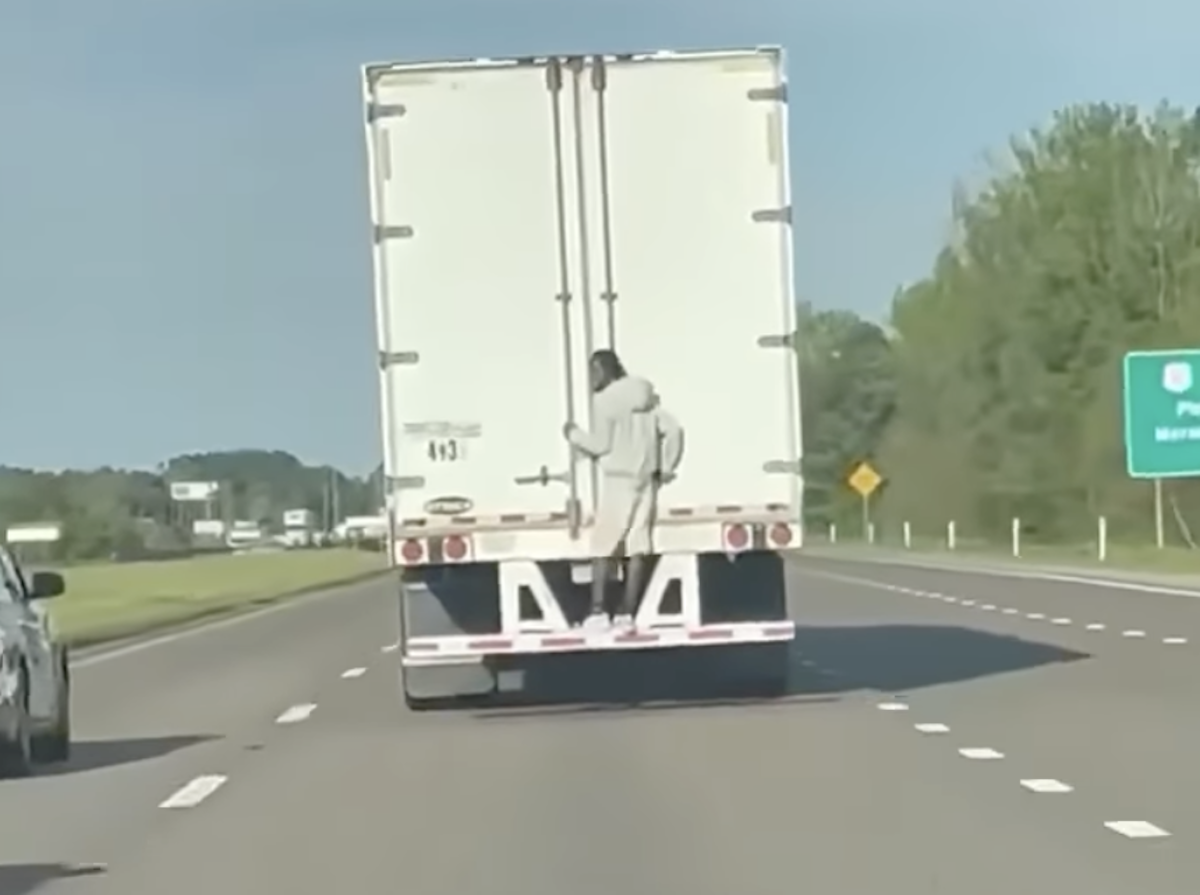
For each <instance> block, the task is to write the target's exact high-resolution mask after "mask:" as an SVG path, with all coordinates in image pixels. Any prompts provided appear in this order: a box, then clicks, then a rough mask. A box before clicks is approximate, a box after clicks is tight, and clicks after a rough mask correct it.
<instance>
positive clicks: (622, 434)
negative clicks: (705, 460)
mask: <svg viewBox="0 0 1200 895" xmlns="http://www.w3.org/2000/svg"><path fill="white" fill-rule="evenodd" d="M593 410H594V416H595V426H596V430H595V431H594V432H586V431H584V430H583V429H578V428H577V429H573V430H571V434H570V441H571V444H573V445H575V447H577V448H579V449H580V450H581V451H583V452H584V453H585V454H588V455H589V456H591V457H594V458H596V459H597V460H598V461H599V463H600V471H601V472H602V473H603V474H604V475H606V476H614V477H618V478H630V479H634V480H635V481H637V482H638V483H648V482H649V481H650V480H651V479H652V478H653V477H654V475H655V473H657V474H658V475H659V476H660V478H661V480H664V481H666V480H669V479H670V478H671V477H672V476H673V475H674V473H675V470H676V469H677V468H678V467H679V462H680V460H681V459H682V458H683V430H682V429H681V428H680V426H679V423H678V422H676V420H675V419H674V417H672V416H671V415H670V414H669V413H667V412H666V411H665V410H663V409H662V406H661V405H660V402H659V398H658V395H657V394H655V392H654V386H652V385H651V384H650V383H649V382H647V381H646V380H645V379H642V378H641V377H638V376H623V377H622V378H620V379H617V380H615V381H613V382H612V383H610V384H609V385H608V386H607V387H606V388H604V389H603V390H601V391H599V392H597V393H596V395H595V397H594V403H593Z"/></svg>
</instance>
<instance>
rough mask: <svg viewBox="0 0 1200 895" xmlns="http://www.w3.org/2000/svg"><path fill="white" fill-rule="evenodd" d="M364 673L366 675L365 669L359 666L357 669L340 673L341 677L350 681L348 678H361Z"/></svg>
mask: <svg viewBox="0 0 1200 895" xmlns="http://www.w3.org/2000/svg"><path fill="white" fill-rule="evenodd" d="M366 673H367V669H365V668H362V667H361V666H360V667H358V668H347V669H346V670H345V671H343V672H342V677H343V678H345V679H350V678H356V677H362V676H363V675H364V674H366Z"/></svg>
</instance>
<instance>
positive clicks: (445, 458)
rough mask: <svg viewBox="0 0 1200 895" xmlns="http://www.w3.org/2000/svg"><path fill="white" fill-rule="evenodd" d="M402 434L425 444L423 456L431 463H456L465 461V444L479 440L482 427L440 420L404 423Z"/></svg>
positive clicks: (474, 424) (476, 424)
mask: <svg viewBox="0 0 1200 895" xmlns="http://www.w3.org/2000/svg"><path fill="white" fill-rule="evenodd" d="M404 434H405V435H406V436H407V437H409V438H413V439H419V440H421V441H423V442H424V443H425V448H424V450H425V456H426V457H428V458H429V460H430V462H431V463H457V462H459V461H462V460H466V459H467V442H468V441H470V440H471V439H472V438H479V437H480V436H481V435H482V434H483V426H481V425H480V424H479V423H461V422H460V423H456V422H447V421H442V420H437V421H429V422H421V423H405V424H404Z"/></svg>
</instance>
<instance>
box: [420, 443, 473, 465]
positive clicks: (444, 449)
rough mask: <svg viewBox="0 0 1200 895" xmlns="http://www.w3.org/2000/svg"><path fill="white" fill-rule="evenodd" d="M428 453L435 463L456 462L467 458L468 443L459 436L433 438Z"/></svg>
mask: <svg viewBox="0 0 1200 895" xmlns="http://www.w3.org/2000/svg"><path fill="white" fill-rule="evenodd" d="M426 453H427V454H428V455H429V459H430V460H432V461H433V462H434V463H454V462H457V461H459V460H465V459H467V445H466V442H464V441H463V440H461V439H458V438H431V439H430V440H429V445H428V447H427V449H426Z"/></svg>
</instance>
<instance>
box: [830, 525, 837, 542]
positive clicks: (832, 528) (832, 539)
mask: <svg viewBox="0 0 1200 895" xmlns="http://www.w3.org/2000/svg"><path fill="white" fill-rule="evenodd" d="M829 543H831V544H836V543H837V523H836V522H830V523H829Z"/></svg>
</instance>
